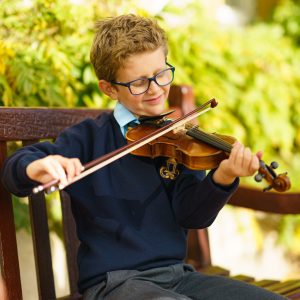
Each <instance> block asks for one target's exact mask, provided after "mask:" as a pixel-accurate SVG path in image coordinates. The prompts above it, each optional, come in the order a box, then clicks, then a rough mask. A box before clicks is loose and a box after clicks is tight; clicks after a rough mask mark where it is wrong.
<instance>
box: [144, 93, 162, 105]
mask: <svg viewBox="0 0 300 300" xmlns="http://www.w3.org/2000/svg"><path fill="white" fill-rule="evenodd" d="M161 98H162V95H159V96H157V97H153V98H150V99H146V100H144V101H145V102H147V103H149V104H158V103H159V102H160V101H161Z"/></svg>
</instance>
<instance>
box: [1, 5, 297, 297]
mask: <svg viewBox="0 0 300 300" xmlns="http://www.w3.org/2000/svg"><path fill="white" fill-rule="evenodd" d="M124 13H136V14H140V15H144V16H152V17H155V18H157V19H158V21H159V24H160V25H161V26H162V27H163V28H164V29H165V30H166V32H167V35H168V38H169V58H168V61H169V62H170V63H171V64H173V65H175V66H176V74H175V83H177V84H189V85H191V86H193V88H194V91H195V96H196V99H197V103H198V104H200V103H202V102H205V101H207V100H208V99H210V98H213V97H214V98H216V99H218V101H219V105H218V107H217V109H215V110H213V111H212V112H209V113H207V114H205V115H203V116H201V118H200V119H199V122H200V124H201V127H202V128H203V129H205V130H207V131H209V132H218V133H221V134H228V135H232V136H234V137H236V138H238V139H239V140H241V141H242V142H243V143H244V144H245V145H247V146H249V147H250V148H251V149H252V150H253V151H257V150H260V149H261V150H263V151H264V159H265V160H266V161H267V162H271V161H273V160H276V161H277V162H278V163H279V169H280V171H282V172H284V171H288V174H289V177H290V179H291V182H292V190H291V192H299V191H300V175H299V169H300V151H299V149H300V101H299V100H300V50H299V45H300V1H299V0H294V1H291V0H282V1H279V0H266V1H258V0H227V1H225V0H211V1H204V0H202V1H200V0H190V1H188V0H186V1H183V0H181V1H177V0H173V1H172V0H159V1H158V0H152V1H147V0H142V1H137V0H127V1H121V0H115V1H113V0H102V1H99V0H98V1H97V0H2V1H1V2H0V105H1V106H53V107H58V106H60V107H76V106H87V107H102V108H104V107H108V108H112V107H113V106H114V104H115V102H113V101H110V100H109V99H108V98H107V97H105V96H104V95H103V94H101V93H100V92H99V90H98V86H97V80H96V76H95V75H94V72H93V70H92V67H91V64H90V62H89V51H90V46H91V43H92V39H93V26H94V22H95V21H96V20H97V19H99V18H104V17H110V16H116V15H119V14H124ZM14 147H15V145H13V144H12V145H11V148H12V150H13V149H14ZM242 184H244V185H251V186H252V185H253V186H254V185H255V186H256V188H259V189H261V188H262V185H259V184H256V183H255V182H254V181H253V179H252V178H249V179H247V180H243V181H242ZM14 200H15V201H14V211H15V222H16V226H17V229H18V247H19V255H20V264H21V270H22V285H23V294H24V299H37V292H36V290H35V287H36V286H35V273H34V268H33V264H34V258H33V252H32V248H31V246H30V239H31V235H30V225H29V221H28V206H27V199H23V198H22V199H19V198H16V199H14ZM47 204H48V206H49V207H48V208H49V212H50V214H51V218H50V224H49V226H50V228H51V230H52V241H51V242H52V245H53V247H52V248H53V260H54V264H55V265H54V269H55V273H56V281H57V283H58V295H59V294H60V293H63V291H64V290H65V289H66V286H67V284H66V283H67V276H66V274H65V273H64V271H63V270H64V264H65V262H64V254H63V251H62V249H63V246H62V241H61V226H60V223H59V220H60V206H59V201H58V200H57V196H56V195H55V194H54V195H52V196H51V197H49V199H48V201H47ZM209 232H210V244H211V250H212V260H213V264H216V265H219V266H223V267H225V268H227V269H229V270H231V273H232V274H233V275H234V274H245V275H249V276H254V277H256V278H269V279H288V278H292V277H293V278H295V277H297V278H299V276H300V216H292V215H285V216H281V215H276V214H264V213H259V212H253V211H250V210H247V209H238V208H232V207H230V206H226V207H225V208H224V209H223V210H222V212H221V213H220V215H219V217H218V218H217V220H216V221H215V223H214V224H213V225H212V226H211V227H210V229H209ZM28 270H30V272H28Z"/></svg>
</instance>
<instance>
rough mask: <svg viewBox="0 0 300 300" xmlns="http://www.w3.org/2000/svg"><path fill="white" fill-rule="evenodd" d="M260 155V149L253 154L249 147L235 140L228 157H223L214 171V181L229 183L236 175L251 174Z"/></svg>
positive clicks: (255, 168) (256, 166)
mask: <svg viewBox="0 0 300 300" xmlns="http://www.w3.org/2000/svg"><path fill="white" fill-rule="evenodd" d="M261 157H262V152H261V151H259V152H257V153H256V154H253V153H252V152H251V150H250V149H249V148H247V147H244V145H242V144H241V143H239V142H235V143H234V144H233V147H232V150H231V153H230V155H229V157H228V159H224V160H223V161H222V162H221V163H220V165H219V167H218V168H217V169H216V171H215V172H214V174H213V180H214V182H215V183H217V184H220V185H230V184H232V183H233V182H234V180H235V178H236V177H242V176H252V175H253V174H254V173H255V172H256V171H257V170H258V168H259V160H260V159H261Z"/></svg>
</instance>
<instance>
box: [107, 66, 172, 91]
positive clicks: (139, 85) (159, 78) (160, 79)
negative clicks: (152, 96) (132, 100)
mask: <svg viewBox="0 0 300 300" xmlns="http://www.w3.org/2000/svg"><path fill="white" fill-rule="evenodd" d="M166 64H167V65H168V67H169V68H167V69H165V70H162V71H160V72H158V73H157V74H156V75H154V76H152V77H148V78H147V77H142V78H139V79H135V80H132V81H129V82H119V81H114V80H112V81H111V82H110V83H112V84H117V85H122V86H126V87H128V89H129V91H130V93H131V94H132V95H140V94H144V93H146V92H147V91H148V90H149V87H150V84H151V81H154V82H155V83H156V84H157V85H158V86H165V85H168V84H170V83H171V82H172V81H173V79H174V72H175V67H173V66H172V65H170V64H169V63H166Z"/></svg>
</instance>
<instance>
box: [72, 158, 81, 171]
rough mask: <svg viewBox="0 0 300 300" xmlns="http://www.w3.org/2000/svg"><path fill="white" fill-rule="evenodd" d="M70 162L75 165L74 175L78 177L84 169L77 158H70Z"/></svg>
mask: <svg viewBox="0 0 300 300" xmlns="http://www.w3.org/2000/svg"><path fill="white" fill-rule="evenodd" d="M72 160H73V163H74V165H75V174H76V175H79V174H80V173H81V172H82V171H83V170H84V167H83V165H82V164H81V162H80V160H79V159H78V158H72Z"/></svg>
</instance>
